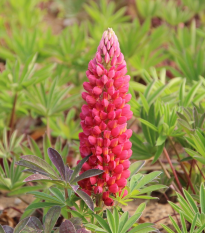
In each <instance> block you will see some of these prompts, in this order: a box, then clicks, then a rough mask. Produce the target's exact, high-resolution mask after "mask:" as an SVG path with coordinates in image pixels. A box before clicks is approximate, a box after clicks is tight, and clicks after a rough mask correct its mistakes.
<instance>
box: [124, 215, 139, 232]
mask: <svg viewBox="0 0 205 233" xmlns="http://www.w3.org/2000/svg"><path fill="white" fill-rule="evenodd" d="M141 215H142V213H137V214H135V215H133V216H132V217H130V218H129V219H128V220H127V222H126V223H125V225H124V227H123V228H122V231H121V233H126V232H127V230H129V229H130V228H131V227H132V225H133V224H134V223H135V222H136V221H137V220H138V219H139V218H140V216H141Z"/></svg>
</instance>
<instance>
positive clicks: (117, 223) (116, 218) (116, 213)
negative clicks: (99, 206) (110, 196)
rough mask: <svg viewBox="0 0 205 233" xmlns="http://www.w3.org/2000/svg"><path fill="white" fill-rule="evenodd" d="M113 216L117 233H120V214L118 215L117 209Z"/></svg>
mask: <svg viewBox="0 0 205 233" xmlns="http://www.w3.org/2000/svg"><path fill="white" fill-rule="evenodd" d="M113 216H114V225H115V228H116V229H115V232H116V233H118V228H119V221H120V219H119V214H118V211H117V208H114V210H113Z"/></svg>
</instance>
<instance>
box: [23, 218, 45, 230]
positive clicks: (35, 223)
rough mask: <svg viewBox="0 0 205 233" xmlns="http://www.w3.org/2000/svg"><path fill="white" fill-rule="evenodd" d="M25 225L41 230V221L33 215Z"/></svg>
mask: <svg viewBox="0 0 205 233" xmlns="http://www.w3.org/2000/svg"><path fill="white" fill-rule="evenodd" d="M27 226H28V227H30V228H32V229H35V230H43V226H42V224H41V221H40V220H39V219H38V218H36V217H34V216H31V217H30V219H29V222H28V223H27Z"/></svg>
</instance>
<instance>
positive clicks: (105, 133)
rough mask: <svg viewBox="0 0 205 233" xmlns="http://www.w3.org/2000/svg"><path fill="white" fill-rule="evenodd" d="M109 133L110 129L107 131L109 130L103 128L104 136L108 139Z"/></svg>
mask: <svg viewBox="0 0 205 233" xmlns="http://www.w3.org/2000/svg"><path fill="white" fill-rule="evenodd" d="M110 134H111V131H109V130H105V131H104V138H107V139H109V137H110Z"/></svg>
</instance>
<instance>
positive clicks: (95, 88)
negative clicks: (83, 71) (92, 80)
mask: <svg viewBox="0 0 205 233" xmlns="http://www.w3.org/2000/svg"><path fill="white" fill-rule="evenodd" d="M101 93H102V89H101V88H99V87H94V88H93V94H95V95H96V96H99V95H100V94H101Z"/></svg>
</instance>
